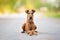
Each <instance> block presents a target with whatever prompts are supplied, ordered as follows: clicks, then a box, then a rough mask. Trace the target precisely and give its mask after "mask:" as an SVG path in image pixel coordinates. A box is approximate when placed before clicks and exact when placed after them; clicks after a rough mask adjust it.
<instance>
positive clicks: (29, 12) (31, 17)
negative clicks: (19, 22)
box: [25, 10, 35, 20]
mask: <svg viewBox="0 0 60 40" xmlns="http://www.w3.org/2000/svg"><path fill="white" fill-rule="evenodd" d="M25 12H26V13H27V18H28V19H29V20H33V14H34V13H35V10H26V11H25Z"/></svg>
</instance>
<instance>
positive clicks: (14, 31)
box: [0, 14, 60, 40]
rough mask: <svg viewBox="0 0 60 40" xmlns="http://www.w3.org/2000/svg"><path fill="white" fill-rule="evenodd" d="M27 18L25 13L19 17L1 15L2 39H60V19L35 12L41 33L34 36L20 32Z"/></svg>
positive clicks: (0, 32) (0, 29) (0, 35)
mask: <svg viewBox="0 0 60 40" xmlns="http://www.w3.org/2000/svg"><path fill="white" fill-rule="evenodd" d="M25 20H26V15H25V14H21V15H19V17H17V16H16V17H15V16H13V17H3V18H1V17H0V40H60V19H58V18H57V19H56V18H46V17H42V16H41V15H38V14H35V17H34V21H35V24H36V25H37V27H38V29H37V30H38V32H39V33H38V35H34V36H29V35H27V34H22V33H20V32H21V26H22V24H23V23H24V22H25Z"/></svg>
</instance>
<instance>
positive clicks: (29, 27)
mask: <svg viewBox="0 0 60 40" xmlns="http://www.w3.org/2000/svg"><path fill="white" fill-rule="evenodd" d="M25 12H26V13H27V21H26V23H24V24H23V26H22V29H23V31H22V33H25V32H26V33H27V34H29V35H34V34H36V33H37V31H35V30H36V29H37V27H36V25H35V24H34V21H33V14H34V12H35V10H26V11H25Z"/></svg>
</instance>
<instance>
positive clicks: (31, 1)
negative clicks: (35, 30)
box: [0, 0, 60, 17]
mask: <svg viewBox="0 0 60 40" xmlns="http://www.w3.org/2000/svg"><path fill="white" fill-rule="evenodd" d="M26 9H35V10H36V11H38V12H40V13H42V14H43V15H46V16H50V17H60V0H0V15H4V14H19V13H21V12H24V11H25V10H26Z"/></svg>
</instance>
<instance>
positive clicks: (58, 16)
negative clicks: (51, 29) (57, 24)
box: [46, 12, 60, 18]
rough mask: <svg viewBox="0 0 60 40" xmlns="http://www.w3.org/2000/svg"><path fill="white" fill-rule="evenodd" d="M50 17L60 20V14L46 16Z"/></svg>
mask: <svg viewBox="0 0 60 40" xmlns="http://www.w3.org/2000/svg"><path fill="white" fill-rule="evenodd" d="M46 15H47V16H48V17H53V18H60V13H55V12H54V13H48V14H46Z"/></svg>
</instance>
